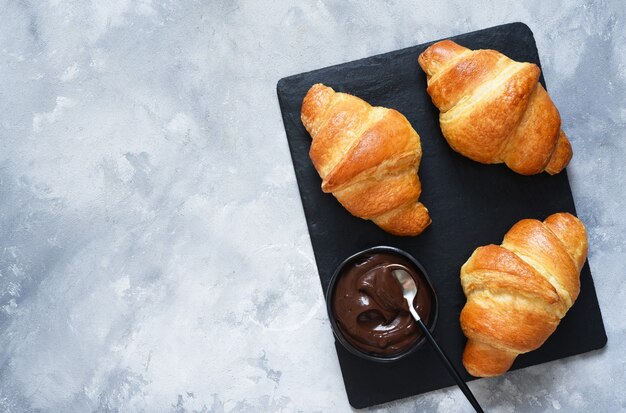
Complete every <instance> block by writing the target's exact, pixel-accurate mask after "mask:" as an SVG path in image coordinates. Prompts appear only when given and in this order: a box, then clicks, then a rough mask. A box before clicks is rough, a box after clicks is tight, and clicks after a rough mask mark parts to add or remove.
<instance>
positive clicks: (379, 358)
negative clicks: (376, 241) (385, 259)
mask: <svg viewBox="0 0 626 413" xmlns="http://www.w3.org/2000/svg"><path fill="white" fill-rule="evenodd" d="M379 252H385V253H388V254H392V255H397V256H399V257H402V258H404V259H406V260H408V261H409V262H410V263H411V264H413V266H414V270H415V271H416V272H418V273H421V274H422V275H423V277H424V280H426V284H427V285H428V287H429V288H430V292H431V295H432V300H433V301H432V306H431V312H430V320H428V324H427V327H428V329H429V330H430V331H431V332H433V331H434V329H435V325H436V324H437V315H438V312H439V303H438V301H437V294H436V293H435V289H434V288H433V284H432V283H431V282H430V278H429V277H428V274H427V273H426V270H425V269H424V267H423V266H422V264H420V263H419V261H417V260H416V259H415V258H414V257H413V256H412V255H411V254H409V253H408V252H406V251H403V250H401V249H399V248H395V247H387V246H378V247H372V248H368V249H366V250H363V251H361V252H358V253H356V254H354V255H352V256H350V257H348V258H346V259H345V260H344V261H343V262H342V263H341V264H339V266H338V267H337V269H336V270H335V272H334V274H333V276H332V277H331V279H330V283H329V285H328V290H327V291H326V310H327V311H328V318H329V319H330V325H331V327H332V329H333V333H334V334H335V337H336V338H337V341H339V342H340V343H341V345H343V347H344V348H345V349H346V350H348V351H349V352H350V353H352V354H354V355H356V356H359V357H361V358H364V359H366V360H370V361H374V362H379V363H389V362H393V361H398V360H400V359H403V358H404V357H406V356H408V355H409V354H411V353H413V352H415V351H416V350H417V349H418V348H420V347H422V345H424V342H425V341H426V337H425V336H423V335H422V337H421V338H420V339H419V340H417V341H416V342H415V343H414V344H413V345H412V346H411V347H409V348H408V349H406V350H405V351H403V352H401V353H396V354H393V355H390V356H384V355H380V354H375V353H369V352H365V351H363V350H361V349H359V348H357V347H355V346H353V345H352V344H350V342H348V341H347V340H346V339H345V338H344V336H343V333H342V332H341V330H340V328H339V326H338V325H337V320H336V319H335V315H334V313H333V309H332V302H333V296H334V292H335V284H336V283H337V280H338V279H339V277H341V275H342V274H343V272H344V269H345V268H346V267H347V266H349V265H351V264H352V263H353V262H354V261H356V260H358V259H360V258H362V257H364V256H368V255H372V254H375V253H379Z"/></svg>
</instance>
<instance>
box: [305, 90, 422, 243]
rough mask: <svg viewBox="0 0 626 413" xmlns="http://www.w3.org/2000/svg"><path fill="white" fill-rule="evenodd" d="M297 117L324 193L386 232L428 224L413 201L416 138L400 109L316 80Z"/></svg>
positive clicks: (407, 230) (418, 190)
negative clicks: (308, 138)
mask: <svg viewBox="0 0 626 413" xmlns="http://www.w3.org/2000/svg"><path fill="white" fill-rule="evenodd" d="M301 115H302V123H303V124H304V127H305V128H306V129H307V131H308V132H309V133H310V134H311V137H312V138H313V142H312V144H311V150H310V152H309V155H310V157H311V160H312V161H313V165H314V166H315V169H317V172H318V173H319V174H320V177H321V178H322V190H323V191H324V192H327V193H328V192H332V194H333V195H334V196H335V197H336V198H337V200H339V202H340V203H341V204H342V205H343V206H344V207H345V208H346V209H347V210H348V211H350V213H351V214H352V215H355V216H357V217H360V218H363V219H369V220H372V221H373V222H374V223H375V224H376V225H378V226H379V227H381V228H382V229H384V230H385V231H387V232H390V233H392V234H396V235H417V234H419V233H421V232H422V231H423V230H424V228H426V227H427V226H428V225H429V224H430V222H431V221H430V216H429V215H428V210H427V209H426V207H424V205H422V204H421V203H420V202H418V198H419V196H420V194H421V192H422V188H421V185H420V181H419V178H418V176H417V170H418V168H419V163H420V159H421V157H422V149H421V145H420V137H419V135H418V134H417V132H415V130H414V129H413V128H412V127H411V124H410V123H409V121H408V120H407V119H406V118H405V117H404V116H403V115H402V114H401V113H400V112H398V111H396V110H393V109H387V108H382V107H372V106H370V105H369V104H368V103H367V102H365V101H364V100H361V99H359V98H357V97H355V96H352V95H348V94H346V93H336V92H335V91H334V90H333V89H332V88H329V87H327V86H324V85H322V84H319V83H318V84H316V85H313V86H312V87H311V89H309V91H308V93H307V94H306V96H305V97H304V100H303V102H302V114H301Z"/></svg>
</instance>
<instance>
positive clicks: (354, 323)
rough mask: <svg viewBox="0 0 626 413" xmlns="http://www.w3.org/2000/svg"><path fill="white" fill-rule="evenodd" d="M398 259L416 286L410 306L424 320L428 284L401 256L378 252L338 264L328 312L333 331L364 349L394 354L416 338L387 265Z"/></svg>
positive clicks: (419, 334) (427, 315)
mask: <svg viewBox="0 0 626 413" xmlns="http://www.w3.org/2000/svg"><path fill="white" fill-rule="evenodd" d="M398 264H399V265H400V266H402V267H404V269H406V271H407V272H408V273H409V274H410V275H411V277H413V279H414V280H415V284H416V285H417V288H418V290H417V295H416V297H415V300H413V306H414V307H415V309H416V310H417V313H418V314H419V315H420V318H421V319H422V321H424V323H425V324H426V325H428V322H429V320H430V310H431V304H432V291H431V288H430V285H429V284H428V283H427V281H426V280H425V279H424V277H423V275H422V274H421V272H419V271H418V270H417V268H415V266H414V265H413V264H412V263H410V262H409V261H408V260H407V259H404V258H403V257H401V256H398V255H395V254H392V253H386V252H382V253H372V255H370V256H369V257H364V258H359V259H358V260H357V261H355V262H353V263H351V264H348V266H347V267H346V268H344V269H343V272H342V273H341V274H339V276H338V277H339V278H338V279H337V281H336V283H335V289H334V294H333V302H332V311H333V313H334V317H335V320H336V321H337V325H338V327H339V330H340V331H341V333H342V335H343V337H344V338H345V339H346V340H347V341H348V342H349V343H350V344H352V345H353V346H355V347H356V348H358V349H360V350H362V351H364V352H366V353H374V354H376V355H383V356H391V355H395V354H398V353H402V352H404V351H405V350H407V349H408V348H409V347H411V346H412V345H413V344H414V343H415V342H416V341H417V340H418V339H419V338H420V337H422V332H421V331H420V330H419V327H418V326H417V324H416V323H415V321H414V320H413V317H412V316H411V314H410V313H409V308H408V306H407V302H406V300H405V299H404V297H403V296H402V288H401V287H400V284H399V283H398V281H396V279H395V277H394V276H393V274H392V268H390V266H391V267H393V266H395V267H396V268H397V266H398Z"/></svg>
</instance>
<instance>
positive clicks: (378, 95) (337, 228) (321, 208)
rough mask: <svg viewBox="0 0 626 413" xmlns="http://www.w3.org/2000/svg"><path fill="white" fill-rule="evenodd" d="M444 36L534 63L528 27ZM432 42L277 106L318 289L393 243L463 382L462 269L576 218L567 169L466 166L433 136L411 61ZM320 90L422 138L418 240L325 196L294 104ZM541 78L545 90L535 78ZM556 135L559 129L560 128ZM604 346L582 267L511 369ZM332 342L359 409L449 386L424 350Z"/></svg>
mask: <svg viewBox="0 0 626 413" xmlns="http://www.w3.org/2000/svg"><path fill="white" fill-rule="evenodd" d="M452 39H454V40H455V41H456V42H458V43H459V44H461V45H463V46H466V47H469V48H472V49H480V48H483V49H484V48H489V49H495V50H499V51H501V52H502V53H504V54H506V55H507V56H509V57H511V58H512V59H515V60H519V61H525V62H533V63H536V64H539V56H538V52H537V47H536V45H535V40H534V38H533V34H532V31H531V30H530V29H529V28H528V26H526V25H525V24H522V23H511V24H506V25H502V26H497V27H492V28H489V29H485V30H480V31H477V32H472V33H467V34H463V35H460V36H456V37H453V38H452ZM430 44H432V43H426V44H422V45H419V46H414V47H409V48H407V49H402V50H398V51H395V52H390V53H385V54H382V55H378V56H373V57H368V58H366V59H361V60H357V61H354V62H349V63H344V64H340V65H337V66H331V67H328V68H324V69H320V70H315V71H312V72H307V73H302V74H298V75H294V76H290V77H287V78H284V79H281V80H280V81H279V82H278V88H277V90H278V99H279V102H280V108H281V111H282V116H283V121H284V124H285V130H286V132H287V138H288V141H289V148H290V151H291V156H292V160H293V165H294V168H295V171H296V177H297V180H298V186H299V188H300V196H301V198H302V205H303V207H304V212H305V216H306V220H307V224H308V228H309V234H310V236H311V242H312V244H313V250H314V253H315V260H316V262H317V267H318V270H319V276H320V279H321V282H322V287H323V289H324V292H326V289H327V286H328V282H329V280H330V277H331V275H332V274H333V271H334V270H335V268H336V266H337V265H338V264H339V263H340V262H341V261H342V260H343V259H344V258H346V257H348V256H349V255H351V254H354V253H356V252H358V251H360V250H363V249H365V248H368V247H371V246H375V245H391V246H395V247H398V248H402V249H404V250H406V251H408V252H409V253H411V254H413V255H414V256H415V257H416V258H417V259H418V260H419V261H421V263H422V264H423V265H424V266H425V268H426V270H427V271H428V272H429V274H430V276H431V279H432V282H433V284H434V287H435V289H436V291H437V294H438V297H439V306H440V309H439V320H438V322H437V326H436V329H435V333H434V334H435V337H436V338H437V339H438V340H439V342H440V343H441V345H442V346H443V347H444V348H445V349H446V350H447V352H448V354H449V356H450V359H451V360H452V361H453V362H454V363H455V365H456V367H457V368H458V369H459V371H461V372H462V375H463V376H464V378H466V379H468V380H470V379H472V377H471V376H469V375H468V374H467V373H466V372H465V369H464V368H463V366H462V364H461V355H462V353H463V348H464V346H465V337H464V336H463V333H462V331H461V328H460V325H459V321H458V319H459V314H460V312H461V309H462V308H463V305H464V304H465V297H464V295H463V292H462V290H461V286H460V282H459V269H460V267H461V265H462V264H463V263H464V262H465V261H466V260H467V258H468V257H469V256H470V254H471V253H472V251H473V250H474V249H475V248H476V247H478V246H480V245H486V244H492V243H493V244H499V243H500V242H501V241H502V237H503V236H504V234H505V233H506V231H508V229H509V228H510V227H511V226H512V225H513V224H514V223H515V222H517V221H518V220H520V219H523V218H537V219H541V220H543V219H544V218H545V217H547V216H548V215H550V214H552V213H554V212H559V211H567V212H571V213H574V214H575V213H576V209H575V206H574V201H573V198H572V192H571V189H570V185H569V181H568V179H567V173H566V172H562V173H560V174H558V175H556V176H549V175H548V174H546V173H543V174H540V175H536V176H531V177H525V176H521V175H517V174H515V173H514V172H512V171H510V170H509V169H508V168H506V167H505V166H504V165H483V164H480V163H477V162H473V161H470V160H469V159H466V158H464V157H462V156H460V155H458V154H457V153H455V152H454V151H452V150H451V149H450V148H449V146H448V145H447V143H446V141H445V139H444V138H443V136H442V135H441V130H440V129H439V123H438V115H439V112H438V110H437V109H436V108H435V107H434V105H433V104H432V102H431V100H430V97H429V96H428V94H427V93H426V77H425V75H424V73H423V72H422V70H421V69H420V68H419V66H418V64H417V57H418V55H419V54H420V53H421V52H422V51H424V50H425V49H426V48H427V47H428V46H429V45H430ZM317 82H321V83H324V84H326V85H328V86H331V87H333V88H334V89H335V90H337V91H341V92H347V93H350V94H353V95H356V96H358V97H360V98H362V99H365V100H366V101H368V102H369V103H370V104H372V105H378V106H385V107H389V108H394V109H397V110H399V111H400V112H402V113H403V114H404V115H405V116H406V117H407V118H408V120H409V121H410V122H411V124H412V125H413V126H414V128H415V129H416V130H417V132H418V133H419V134H420V136H421V140H422V150H423V157H422V163H421V166H420V169H419V176H420V179H421V181H422V187H423V193H422V196H421V198H420V200H421V202H423V203H424V205H426V207H427V208H428V209H429V210H430V214H431V217H432V220H433V223H432V224H431V226H430V227H429V228H427V229H426V231H424V233H422V234H421V235H419V236H417V237H408V238H403V237H396V236H393V235H390V234H387V233H385V232H384V231H382V230H381V229H379V228H378V227H376V226H375V225H374V224H372V223H370V222H368V221H364V220H361V219H359V218H355V217H353V216H352V215H350V213H349V212H347V211H346V210H345V209H343V207H342V206H341V205H340V204H339V203H338V202H337V201H336V200H335V198H334V197H333V196H332V195H330V194H324V193H322V191H321V189H320V183H321V180H320V178H319V176H318V174H317V172H316V171H315V169H314V168H313V165H312V164H311V161H310V160H309V156H308V152H309V147H310V142H311V138H310V137H309V135H308V133H307V132H306V130H305V129H304V127H303V125H302V123H301V122H300V108H301V104H302V98H303V97H304V95H305V94H306V92H307V90H308V89H309V87H311V85H313V84H314V83H317ZM541 82H542V83H543V84H544V86H545V83H544V79H543V76H542V78H541ZM564 129H565V131H566V132H567V125H564ZM572 138H573V139H574V140H575V139H576V137H575V136H574V137H572ZM606 340H607V338H606V333H605V331H604V325H603V322H602V315H601V314H600V309H599V307H598V301H597V297H596V292H595V288H594V285H593V280H592V278H591V272H590V269H589V265H588V264H585V267H584V268H583V270H582V274H581V293H580V296H579V297H578V300H577V301H576V303H575V304H574V306H573V307H572V308H571V310H570V311H569V312H568V314H567V315H566V317H565V318H564V319H563V320H562V322H561V324H560V326H559V327H558V329H557V330H556V332H555V333H554V334H553V335H552V336H551V337H550V338H549V339H548V340H547V341H546V343H545V344H544V345H543V346H542V347H541V348H540V349H538V350H536V351H533V352H531V353H528V354H525V355H521V356H520V357H518V359H517V361H516V362H515V364H514V365H513V369H519V368H522V367H526V366H531V365H534V364H539V363H544V362H546V361H550V360H555V359H559V358H563V357H567V356H571V355H574V354H579V353H583V352H587V351H590V350H595V349H599V348H601V347H604V345H605V344H606ZM335 346H336V348H337V355H338V357H339V362H340V365H341V370H342V373H343V379H344V383H345V387H346V392H347V394H348V399H349V401H350V404H351V405H352V406H354V407H356V408H363V407H367V406H372V405H375V404H379V403H384V402H388V401H391V400H395V399H399V398H402V397H407V396H410V395H415V394H419V393H424V392H427V391H431V390H435V389H439V388H442V387H447V386H451V385H453V384H454V383H453V381H452V379H451V378H450V377H449V376H448V373H447V372H446V370H445V369H444V368H443V367H442V366H441V365H440V363H439V360H438V359H437V357H436V356H435V353H434V352H433V351H432V350H431V349H430V348H429V347H428V346H425V347H423V348H422V349H420V350H419V351H417V352H416V353H414V354H413V355H411V356H410V357H409V358H406V359H404V360H402V361H399V362H396V363H392V364H377V363H373V362H370V361H366V360H362V359H360V358H358V357H356V356H354V355H352V354H350V353H349V352H348V351H346V350H345V349H344V348H343V347H341V345H340V344H339V343H338V342H336V343H335Z"/></svg>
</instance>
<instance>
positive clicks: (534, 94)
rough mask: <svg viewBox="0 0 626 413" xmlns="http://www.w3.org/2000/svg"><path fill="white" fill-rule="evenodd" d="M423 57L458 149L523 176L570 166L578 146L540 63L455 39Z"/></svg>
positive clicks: (443, 123)
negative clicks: (563, 122)
mask: <svg viewBox="0 0 626 413" xmlns="http://www.w3.org/2000/svg"><path fill="white" fill-rule="evenodd" d="M418 60H419V64H420V66H421V67H422V69H423V70H424V72H426V76H427V79H428V94H429V95H430V97H431V98H432V100H433V103H434V104H435V106H437V107H438V108H439V110H440V111H441V114H440V116H439V122H440V124H441V131H442V132H443V135H444V136H445V138H446V140H447V141H448V143H449V144H450V146H451V147H452V149H454V150H455V151H457V152H458V153H460V154H462V155H464V156H467V157H468V158H470V159H473V160H475V161H478V162H482V163H502V162H504V163H506V165H507V166H508V167H509V168H511V169H512V170H514V171H515V172H517V173H520V174H522V175H532V174H537V173H540V172H543V171H546V172H548V173H549V174H551V175H552V174H556V173H559V172H561V171H562V170H563V169H564V168H565V167H566V166H567V164H568V163H569V161H570V159H571V158H572V147H571V145H570V143H569V141H568V140H567V137H566V136H565V133H564V132H563V131H562V130H561V117H560V115H559V111H558V110H557V109H556V107H555V106H554V104H553V103H552V101H551V100H550V96H548V93H547V92H546V90H545V89H544V88H543V86H542V85H541V84H540V83H539V75H540V73H541V70H540V69H539V67H538V66H537V65H535V64H532V63H520V62H516V61H514V60H511V59H509V58H508V57H506V56H505V55H503V54H502V53H500V52H497V51H495V50H470V49H467V48H465V47H463V46H460V45H458V44H456V43H454V42H453V41H451V40H443V41H441V42H438V43H435V44H433V45H432V46H430V47H429V48H428V49H426V50H425V51H424V53H422V54H421V55H420V56H419V59H418Z"/></svg>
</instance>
